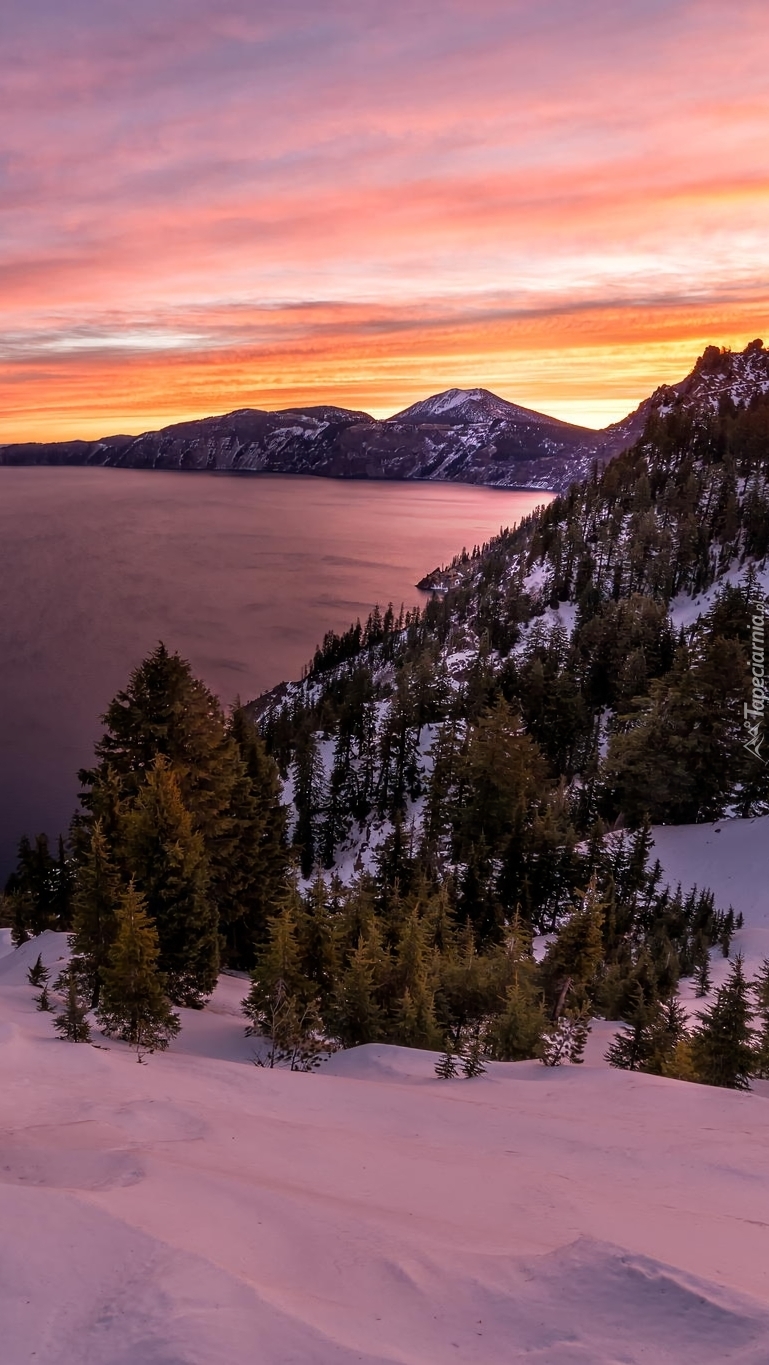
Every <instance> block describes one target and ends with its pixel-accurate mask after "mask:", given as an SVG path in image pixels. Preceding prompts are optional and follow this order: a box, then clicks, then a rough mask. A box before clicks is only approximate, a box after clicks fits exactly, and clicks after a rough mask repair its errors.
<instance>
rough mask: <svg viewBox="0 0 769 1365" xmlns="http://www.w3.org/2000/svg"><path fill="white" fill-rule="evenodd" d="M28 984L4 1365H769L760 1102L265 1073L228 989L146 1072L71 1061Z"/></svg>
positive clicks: (0, 1187)
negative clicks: (33, 1363)
mask: <svg viewBox="0 0 769 1365" xmlns="http://www.w3.org/2000/svg"><path fill="white" fill-rule="evenodd" d="M687 856H693V854H691V850H690V854H689V855H687ZM46 938H47V945H46V950H47V955H48V956H49V957H52V958H55V957H56V956H57V955H58V954H59V953H60V951H61V947H62V944H61V943H60V942H57V936H54V935H50V936H46ZM33 946H34V945H27V947H26V948H25V949H22V950H21V954H20V955H19V956H20V957H22V958H23V959H24V960H26V959H27V958H28V957H29V956H30V950H31V948H32V947H33ZM15 957H16V955H14V958H15ZM14 958H9V957H5V958H4V959H3V960H2V961H3V967H4V970H3V971H2V973H0V1056H1V1057H2V1066H3V1090H2V1100H1V1101H0V1103H1V1104H2V1107H3V1115H2V1135H1V1136H0V1219H1V1220H2V1227H3V1233H4V1236H3V1240H2V1250H0V1260H1V1263H2V1274H1V1276H0V1304H1V1307H0V1313H1V1314H2V1322H3V1350H2V1360H3V1365H27V1362H28V1361H30V1360H39V1361H41V1362H45V1365H171V1363H172V1362H173V1365H253V1362H254V1361H255V1360H257V1359H258V1360H259V1362H260V1365H287V1362H289V1361H290V1362H292V1365H353V1362H358V1363H360V1362H365V1363H366V1365H395V1362H397V1363H398V1365H446V1362H449V1361H452V1360H457V1361H462V1362H468V1365H501V1362H502V1361H504V1362H515V1361H521V1362H522V1361H524V1360H525V1361H532V1360H537V1361H542V1362H543V1365H544V1363H545V1362H546V1365H577V1362H580V1363H581V1365H616V1362H618V1361H620V1360H621V1361H623V1362H624V1363H625V1365H663V1363H664V1365H721V1362H725V1361H735V1362H741V1365H763V1362H765V1361H766V1359H767V1340H769V1257H768V1256H767V1254H766V1253H767V1248H766V1220H765V1219H764V1217H763V1214H762V1212H761V1201H762V1200H763V1198H764V1196H763V1190H764V1188H765V1184H766V1180H767V1178H768V1177H769V1103H767V1101H766V1100H763V1099H761V1098H759V1097H757V1096H754V1095H744V1094H736V1093H731V1092H725V1091H716V1090H708V1089H705V1088H704V1087H700V1086H693V1085H686V1084H683V1083H680V1082H675V1081H666V1080H662V1079H657V1078H652V1077H644V1076H641V1077H639V1076H637V1075H631V1074H627V1073H621V1072H617V1071H609V1070H607V1069H605V1068H601V1067H596V1068H592V1067H590V1066H586V1067H585V1068H583V1069H578V1068H564V1069H561V1070H557V1071H547V1070H546V1069H545V1068H543V1067H541V1066H539V1064H537V1063H520V1064H515V1065H513V1064H508V1065H504V1064H496V1065H493V1066H492V1067H491V1069H490V1072H489V1074H488V1075H487V1076H485V1077H483V1078H480V1079H478V1080H476V1081H464V1080H458V1081H453V1082H442V1081H438V1080H436V1079H435V1078H434V1077H433V1075H432V1074H431V1072H432V1061H433V1059H432V1058H431V1057H430V1056H429V1055H426V1054H423V1053H419V1052H410V1051H408V1050H405V1049H399V1048H386V1047H382V1046H371V1047H365V1048H358V1049H355V1050H353V1051H352V1052H349V1053H345V1054H340V1055H339V1056H338V1057H337V1058H335V1059H334V1060H333V1062H332V1063H331V1064H329V1066H328V1068H327V1070H326V1074H318V1075H314V1076H313V1075H297V1074H292V1073H287V1072H269V1071H265V1070H260V1069H258V1068H254V1067H253V1066H251V1065H250V1064H249V1063H248V1048H249V1045H248V1044H246V1043H245V1042H244V1040H243V1037H242V1027H241V1025H242V1021H241V1020H239V1019H238V1018H237V1017H236V1014H235V1010H236V1005H237V995H238V992H239V990H241V989H242V982H237V981H234V980H233V979H230V978H223V979H222V982H221V984H220V987H219V990H218V991H217V993H216V995H215V997H214V1000H213V1002H212V1004H211V1005H209V1007H208V1008H207V1009H206V1010H205V1011H204V1012H203V1013H202V1014H201V1013H197V1014H195V1013H193V1012H183V1016H184V1031H183V1033H182V1035H181V1037H180V1038H179V1040H178V1041H177V1043H175V1044H174V1046H173V1048H172V1050H171V1052H169V1053H168V1054H165V1055H160V1056H156V1057H154V1058H152V1059H150V1061H149V1063H148V1064H147V1065H145V1066H142V1067H138V1066H137V1065H136V1062H135V1060H134V1059H133V1056H132V1054H130V1053H128V1052H127V1051H125V1050H124V1049H123V1048H122V1047H121V1045H119V1044H115V1043H110V1044H109V1045H106V1044H105V1045H104V1048H103V1050H98V1049H96V1048H93V1047H89V1046H87V1045H83V1046H78V1045H75V1044H69V1043H64V1042H60V1041H58V1040H57V1039H56V1038H55V1037H54V1034H53V1031H52V1029H51V1027H50V1021H49V1020H50V1017H46V1016H45V1015H41V1014H39V1013H36V1011H35V1009H34V1006H33V1003H32V998H31V994H32V993H31V990H30V988H29V987H28V985H27V984H26V983H25V982H24V981H23V980H22V979H20V978H22V977H23V972H22V971H20V970H19V968H20V967H21V966H22V965H23V964H22V962H21V961H17V962H16V963H15V964H14ZM226 1041H228V1042H229V1053H228V1051H227V1047H226V1045H225V1044H226ZM228 1056H229V1058H231V1060H228V1059H227V1058H228ZM64 1248H66V1253H65V1252H64V1250H63V1249H64Z"/></svg>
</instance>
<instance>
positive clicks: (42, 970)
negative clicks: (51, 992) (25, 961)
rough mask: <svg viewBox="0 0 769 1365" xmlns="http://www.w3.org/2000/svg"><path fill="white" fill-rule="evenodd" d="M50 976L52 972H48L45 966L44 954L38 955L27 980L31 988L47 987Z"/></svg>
mask: <svg viewBox="0 0 769 1365" xmlns="http://www.w3.org/2000/svg"><path fill="white" fill-rule="evenodd" d="M49 976H50V972H49V971H48V968H47V967H46V966H45V965H44V964H43V955H42V953H38V955H37V958H36V959H35V961H34V962H33V963H32V966H31V967H30V969H29V971H28V972H27V980H28V982H29V984H30V986H40V987H41V988H42V987H43V986H44V985H45V983H46V981H47V980H48V978H49Z"/></svg>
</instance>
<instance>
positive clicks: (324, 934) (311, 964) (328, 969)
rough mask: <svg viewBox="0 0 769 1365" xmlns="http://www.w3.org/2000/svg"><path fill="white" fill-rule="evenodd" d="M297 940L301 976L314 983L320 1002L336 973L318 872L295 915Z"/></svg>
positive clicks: (322, 882) (324, 894) (331, 929)
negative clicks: (298, 912)
mask: <svg viewBox="0 0 769 1365" xmlns="http://www.w3.org/2000/svg"><path fill="white" fill-rule="evenodd" d="M297 940H298V947H299V957H300V962H301V970H302V974H303V975H304V976H305V977H306V978H307V980H308V981H312V982H314V983H315V988H316V990H317V993H318V996H319V998H320V1000H321V1002H323V1001H325V1000H327V999H328V998H329V997H330V995H331V993H332V992H333V989H334V982H335V981H336V977H337V973H338V962H337V953H336V941H335V935H334V925H333V921H332V918H331V915H330V913H329V905H328V888H327V886H326V882H325V879H324V877H323V873H322V872H320V871H318V872H317V874H316V876H315V880H314V882H313V884H312V886H311V887H310V890H309V892H308V893H307V895H306V896H305V897H304V903H303V906H302V909H301V912H300V914H299V916H298V923H297Z"/></svg>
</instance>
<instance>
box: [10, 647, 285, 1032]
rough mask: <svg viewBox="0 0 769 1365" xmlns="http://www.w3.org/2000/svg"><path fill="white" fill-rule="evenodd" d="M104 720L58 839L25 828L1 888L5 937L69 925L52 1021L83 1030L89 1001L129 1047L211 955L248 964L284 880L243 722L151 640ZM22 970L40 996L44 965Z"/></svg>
mask: <svg viewBox="0 0 769 1365" xmlns="http://www.w3.org/2000/svg"><path fill="white" fill-rule="evenodd" d="M103 720H104V725H105V730H104V734H103V736H102V738H101V739H100V740H99V742H98V743H97V745H96V763H95V765H94V767H93V768H91V769H89V770H87V771H83V772H81V774H80V778H81V783H82V786H83V794H82V798H81V800H82V804H83V811H82V812H81V813H80V814H79V815H77V816H76V817H75V820H74V821H73V825H72V830H71V838H70V846H69V849H68V850H66V849H65V847H64V845H63V844H61V843H60V847H59V854H58V857H57V858H54V857H53V856H52V855H51V853H50V852H49V849H48V843H47V840H46V839H45V837H44V836H42V835H41V836H39V837H38V838H37V839H36V840H35V842H34V844H32V843H30V841H29V840H27V839H23V840H22V842H21V846H20V849H19V863H18V867H17V870H16V872H15V873H14V874H13V875H12V877H11V878H10V881H9V883H8V886H7V888H6V896H5V904H6V909H7V910H9V911H10V917H11V922H12V929H13V936H14V940H15V941H16V942H17V943H20V942H23V941H24V940H25V939H26V938H28V937H30V936H32V935H36V934H39V933H41V932H42V931H43V930H46V929H58V930H64V931H69V932H70V933H71V943H72V948H73V959H72V966H71V969H70V970H69V972H68V974H67V975H66V979H65V978H64V977H62V978H61V979H60V980H59V981H58V982H57V983H55V985H54V990H58V991H60V992H61V993H63V996H64V1004H63V1007H62V1012H61V1013H60V1014H59V1015H57V1016H56V1020H55V1023H56V1027H57V1029H59V1031H60V1032H62V1035H63V1036H65V1037H68V1038H71V1039H73V1040H75V1041H85V1040H86V1039H87V1030H88V1024H87V1021H86V1014H87V1013H88V1011H89V1010H93V1011H95V1012H96V1018H97V1019H98V1021H99V1023H100V1024H101V1026H102V1027H103V1028H104V1030H105V1031H106V1032H107V1033H109V1034H113V1035H115V1036H118V1037H121V1038H124V1039H125V1040H126V1041H128V1042H130V1043H131V1044H132V1046H134V1047H136V1048H137V1051H138V1053H139V1054H141V1053H142V1052H147V1051H153V1050H155V1048H157V1047H162V1046H165V1045H167V1042H168V1040H169V1038H170V1037H172V1036H173V1033H174V1032H175V1031H176V1030H177V1029H178V1019H177V1017H176V1016H175V1015H174V1014H173V1013H172V1011H171V1010H170V1006H169V1003H168V1002H169V1000H170V1001H171V1002H173V1003H174V1004H180V1005H187V1006H193V1007H199V1006H200V1005H202V1003H203V1002H204V1000H205V999H206V997H207V996H208V995H210V993H211V991H212V990H213V988H214V985H215V984H216V979H217V975H218V972H219V968H220V965H221V964H222V963H227V964H229V965H230V966H233V967H238V968H248V967H250V966H252V965H253V962H254V959H255V952H256V945H257V943H258V942H259V941H260V940H261V939H264V937H265V935H266V932H267V925H268V920H269V917H270V915H271V914H272V913H273V911H274V904H275V901H276V900H277V899H278V898H279V895H280V894H281V893H282V891H283V888H284V886H285V883H286V874H287V869H288V865H289V851H288V848H287V846H286V837H285V827H286V811H285V808H284V806H283V804H282V802H281V799H280V779H279V776H278V772H277V768H276V766H275V763H274V761H273V760H272V759H271V758H270V757H269V756H268V754H267V753H266V750H265V747H264V744H263V743H262V741H261V739H260V737H259V734H258V732H257V730H256V728H255V727H254V725H253V724H252V723H251V722H250V721H249V720H248V719H247V718H246V716H245V714H244V713H243V712H242V710H240V709H237V710H236V711H235V712H234V713H233V714H232V715H231V716H230V717H225V716H224V714H223V712H222V710H221V707H220V705H219V703H218V701H217V700H216V698H215V697H214V696H213V695H212V694H211V693H210V692H209V691H208V690H207V689H206V688H205V687H204V686H203V684H202V683H201V682H199V681H198V680H197V679H195V678H194V677H193V676H192V673H191V671H190V668H189V665H188V664H187V663H186V662H185V661H184V660H183V659H181V658H179V656H178V655H175V654H171V653H169V651H168V650H167V649H166V648H165V647H164V646H163V645H162V644H161V645H159V646H158V647H157V648H156V649H155V650H153V651H152V653H151V654H150V655H149V656H148V657H147V658H146V659H145V660H144V662H143V663H142V664H141V665H140V666H139V668H137V669H136V670H135V671H134V673H133V674H132V676H131V678H130V681H129V684H128V686H127V688H126V689H125V690H124V691H121V692H120V693H118V695H117V697H116V698H115V700H114V701H113V702H112V703H111V705H110V707H109V708H108V710H107V713H106V715H105V716H104V718H103ZM34 970H35V974H36V975H37V976H40V972H41V971H43V972H44V971H45V969H44V968H42V963H41V962H40V963H39V964H36V966H35V969H34ZM33 984H38V985H39V986H40V989H41V996H40V999H39V1007H40V1008H41V1009H48V1008H51V1005H50V1001H49V993H48V985H47V978H46V977H45V976H40V979H39V981H37V982H35V983H33Z"/></svg>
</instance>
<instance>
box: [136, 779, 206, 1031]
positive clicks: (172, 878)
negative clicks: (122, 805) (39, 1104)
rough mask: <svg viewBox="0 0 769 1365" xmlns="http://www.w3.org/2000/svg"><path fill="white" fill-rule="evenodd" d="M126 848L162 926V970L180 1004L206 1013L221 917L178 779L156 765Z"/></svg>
mask: <svg viewBox="0 0 769 1365" xmlns="http://www.w3.org/2000/svg"><path fill="white" fill-rule="evenodd" d="M125 846H126V849H127V851H128V857H129V866H130V868H131V871H132V873H133V875H134V877H135V880H136V884H137V887H138V888H139V890H140V891H141V893H142V895H143V896H144V898H145V901H146V907H147V913H148V914H149V915H150V917H151V918H152V920H153V921H154V923H155V926H156V929H157V934H158V942H159V945H160V963H159V965H160V970H161V971H162V972H163V974H164V976H165V977H166V980H167V983H168V992H169V995H170V997H171V999H172V1001H173V1002H174V1004H177V1005H187V1006H189V1007H191V1008H193V1009H199V1008H201V1006H202V1003H203V1000H204V998H205V997H206V996H208V995H210V994H211V992H212V991H213V989H214V986H215V985H216V980H217V975H218V971H219V935H218V928H219V916H218V912H217V908H216V905H215V903H214V901H213V900H212V898H211V895H210V884H209V879H208V869H207V863H206V856H205V848H204V843H203V837H202V835H201V834H200V833H199V832H198V831H196V830H195V829H194V826H193V821H192V816H191V815H190V813H189V811H188V810H187V808H186V807H185V805H184V802H183V801H182V796H181V790H180V785H179V782H178V780H177V777H176V774H175V773H174V771H173V769H171V768H170V767H169V766H168V764H167V762H166V760H165V759H163V758H156V759H155V760H154V761H153V763H152V766H151V768H150V770H149V772H148V774H147V777H146V780H145V783H144V785H143V786H142V788H141V789H140V792H139V795H138V797H137V799H136V802H135V805H134V807H133V809H132V810H131V811H129V813H128V814H127V815H126V817H125Z"/></svg>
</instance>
